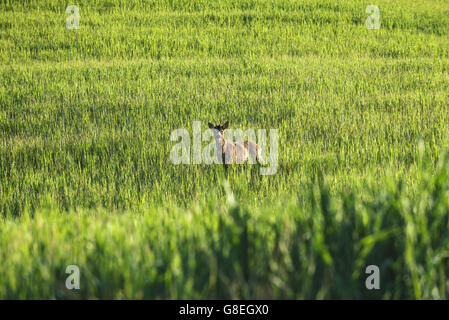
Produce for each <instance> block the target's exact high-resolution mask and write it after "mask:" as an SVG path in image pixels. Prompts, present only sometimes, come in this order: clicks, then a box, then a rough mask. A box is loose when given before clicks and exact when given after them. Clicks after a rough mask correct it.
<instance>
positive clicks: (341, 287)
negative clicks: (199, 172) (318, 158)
mask: <svg viewBox="0 0 449 320" xmlns="http://www.w3.org/2000/svg"><path fill="white" fill-rule="evenodd" d="M420 167H421V168H420V170H419V179H418V185H419V188H418V192H417V194H416V195H415V196H412V197H411V196H410V194H409V193H408V192H406V191H404V190H405V188H404V185H403V181H402V180H399V181H393V180H390V181H389V182H388V183H385V184H383V185H382V187H381V188H380V191H379V190H376V192H374V194H373V197H372V198H371V199H370V200H363V199H362V198H361V197H360V195H359V194H358V193H356V192H346V193H343V194H339V195H337V196H332V195H330V194H329V192H328V189H327V187H326V185H325V183H324V182H323V181H322V177H320V176H319V175H318V176H317V177H316V179H315V180H314V181H313V182H312V181H311V183H310V186H309V190H310V194H309V197H308V198H307V199H302V200H301V199H298V198H295V197H292V198H289V199H284V200H282V201H278V202H277V203H273V204H271V205H270V206H267V207H260V208H258V209H249V208H247V207H245V206H242V205H240V204H239V203H238V202H236V200H235V199H234V196H233V193H232V188H231V187H230V186H229V185H228V184H226V183H225V184H224V186H223V188H224V190H225V193H226V194H227V198H228V200H227V202H226V204H225V205H224V204H223V203H220V202H218V201H217V200H216V199H210V200H209V201H208V202H207V203H203V204H201V205H197V206H192V207H191V208H189V209H187V210H185V209H179V208H176V207H171V208H165V209H161V208H159V209H158V208H153V207H150V208H145V209H142V210H139V211H136V212H123V213H115V214H113V213H111V212H110V211H108V210H105V209H96V210H76V211H74V212H70V213H69V214H67V213H65V212H61V211H60V210H59V209H57V208H55V207H52V206H51V205H48V204H47V205H44V206H43V209H39V210H38V211H37V212H36V213H35V214H34V215H31V214H29V213H27V214H24V215H22V216H21V217H19V218H16V219H2V220H1V221H0V247H1V248H2V250H1V251H0V270H1V272H0V298H14V299H15V298H68V299H79V298H100V299H104V298H150V299H159V298H170V299H173V298H177V299H179V298H187V299H192V298H193V299H195V298H200V299H202V298H212V299H215V298H220V299H223V298H224V299H235V298H240V299H242V298H243V299H245V298H251V299H257V298H265V299H267V298H268V299H272V298H283V299H284V298H289V299H291V298H293V299H298V298H301V299H302V298H312V299H317V298H318V299H327V298H337V299H340V298H345V299H347V298H356V299H366V298H369V299H373V298H390V299H392V298H393V299H398V298H400V299H445V298H447V297H448V294H449V281H448V277H449V231H448V230H449V201H448V193H449V164H448V157H442V158H441V160H440V162H439V163H438V165H437V170H436V172H435V171H434V170H429V168H428V160H424V161H421V162H420ZM371 191H372V190H366V192H367V193H370V192H371ZM72 264H75V265H78V266H79V267H80V274H81V279H80V290H79V291H77V290H74V291H70V290H67V289H66V288H65V278H66V277H67V276H68V275H66V274H65V268H66V266H68V265H72ZM368 265H377V266H378V267H379V269H380V289H379V290H368V289H367V288H366V287H365V280H366V278H367V277H368V275H367V274H365V269H366V267H367V266H368Z"/></svg>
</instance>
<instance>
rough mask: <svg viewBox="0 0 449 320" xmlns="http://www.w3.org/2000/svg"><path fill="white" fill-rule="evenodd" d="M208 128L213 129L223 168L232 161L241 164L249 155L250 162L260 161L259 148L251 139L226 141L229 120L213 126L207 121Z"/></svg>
mask: <svg viewBox="0 0 449 320" xmlns="http://www.w3.org/2000/svg"><path fill="white" fill-rule="evenodd" d="M208 125H209V128H210V129H212V130H214V137H215V141H216V143H217V149H219V150H221V159H219V160H220V162H221V163H222V164H223V165H224V168H225V170H227V165H228V164H230V163H233V162H236V163H238V164H243V163H244V162H247V161H248V157H251V160H252V163H256V161H258V162H260V159H261V148H260V146H259V145H258V144H256V143H255V142H253V141H244V142H238V141H237V142H229V141H226V138H225V131H226V129H227V128H228V125H229V121H226V122H225V124H223V125H221V124H218V125H216V126H214V125H213V124H212V123H210V122H209V124H208Z"/></svg>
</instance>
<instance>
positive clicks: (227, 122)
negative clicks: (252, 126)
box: [223, 121, 229, 129]
mask: <svg viewBox="0 0 449 320" xmlns="http://www.w3.org/2000/svg"><path fill="white" fill-rule="evenodd" d="M228 125H229V121H226V123H225V124H224V125H223V129H227V128H228Z"/></svg>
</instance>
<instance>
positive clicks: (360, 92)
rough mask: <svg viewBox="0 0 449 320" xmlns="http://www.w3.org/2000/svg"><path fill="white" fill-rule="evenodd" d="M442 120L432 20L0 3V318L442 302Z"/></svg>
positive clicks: (447, 216)
mask: <svg viewBox="0 0 449 320" xmlns="http://www.w3.org/2000/svg"><path fill="white" fill-rule="evenodd" d="M69 5H75V6H77V7H78V8H79V15H78V18H79V28H70V27H68V25H73V24H71V23H73V21H74V19H75V18H73V16H72V15H73V14H74V13H73V12H66V8H67V7H68V6H69ZM368 5H376V6H378V8H379V18H380V25H379V28H378V29H369V28H367V25H366V23H365V21H366V20H367V19H369V16H370V13H367V12H366V8H367V6H368ZM75 20H76V19H75ZM448 101H449V3H448V2H447V1H445V0H423V1H414V0H402V1H394V0H376V1H371V0H370V1H356V0H338V1H330V0H325V1H315V0H306V1H301V0H266V1H262V0H229V1H210V0H195V1H193V0H192V1H191V0H180V1H176V0H161V1H143V0H128V1H126V0H109V1H99V0H90V1H87V0H74V1H73V3H67V2H66V1H59V0H56V1H53V0H39V1H38V0H28V1H18V0H11V1H10V0H1V1H0V299H25V298H31V299H109V298H112V299H134V298H137V299H177V298H182V299H204V298H210V299H263V298H265V299H329V298H349V299H448V298H449V197H448V195H449V164H448V162H449V158H448V157H446V156H445V150H446V149H447V148H448V147H449V146H448V143H447V142H448V138H449V106H448ZM227 120H228V121H229V126H230V128H233V129H242V130H246V129H249V128H253V129H254V130H257V129H266V130H267V131H268V130H270V129H276V130H278V144H279V149H278V165H277V172H276V173H275V174H273V175H260V174H259V172H258V169H259V166H255V165H249V164H247V165H231V166H230V167H229V168H228V170H227V171H225V170H224V168H223V166H222V165H217V164H213V165H207V164H205V163H201V164H193V163H192V164H174V163H173V162H172V161H171V160H170V154H171V151H172V148H173V147H174V146H175V145H176V144H177V141H172V139H171V134H172V132H173V131H174V130H176V129H185V130H187V132H189V133H190V134H191V133H192V130H193V123H194V121H200V122H201V130H202V131H206V130H207V129H208V122H212V123H214V124H215V123H217V122H222V123H223V122H225V121H227ZM206 145H207V141H203V142H202V146H203V147H204V146H206ZM190 151H191V152H192V150H190ZM191 157H192V158H193V157H194V154H193V152H192V155H191ZM69 265H76V266H78V267H79V270H80V281H79V282H80V289H79V290H69V289H68V288H67V287H66V278H67V277H68V276H69V274H68V273H66V267H67V266H69ZM369 265H376V266H378V267H379V270H380V289H375V290H369V289H368V288H367V287H366V286H365V280H366V279H367V277H368V276H369V274H366V273H365V269H366V267H367V266H369Z"/></svg>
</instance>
